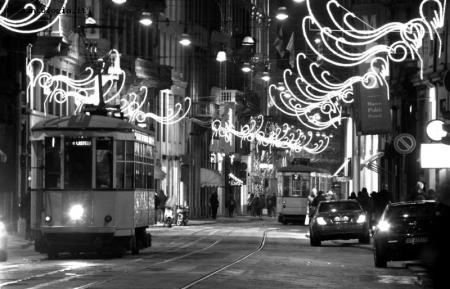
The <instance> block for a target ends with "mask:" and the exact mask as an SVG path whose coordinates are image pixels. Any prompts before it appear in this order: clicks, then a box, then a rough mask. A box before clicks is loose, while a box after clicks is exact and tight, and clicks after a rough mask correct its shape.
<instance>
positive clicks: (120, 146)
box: [116, 140, 125, 189]
mask: <svg viewBox="0 0 450 289" xmlns="http://www.w3.org/2000/svg"><path fill="white" fill-rule="evenodd" d="M116 154H117V155H116V156H117V163H116V188H117V189H123V188H124V178H123V177H124V176H125V170H124V168H125V162H124V161H125V141H123V140H120V141H117V142H116Z"/></svg>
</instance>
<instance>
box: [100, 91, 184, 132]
mask: <svg viewBox="0 0 450 289" xmlns="http://www.w3.org/2000/svg"><path fill="white" fill-rule="evenodd" d="M140 90H141V91H143V92H144V97H143V99H142V101H140V102H139V100H138V95H137V94H135V93H131V94H130V97H131V98H133V100H132V101H128V100H126V99H121V100H120V101H121V102H122V105H121V106H120V110H121V111H122V112H123V113H124V116H126V117H128V118H129V121H130V122H133V121H137V122H144V121H145V120H146V119H147V118H151V119H154V120H156V121H157V122H159V123H162V124H174V123H177V122H179V121H181V120H182V119H184V118H185V117H186V116H187V115H188V113H189V110H190V109H191V104H192V101H191V98H189V97H185V102H187V103H188V107H187V109H186V111H185V112H184V114H182V112H183V110H184V109H183V104H181V103H177V104H175V109H172V108H168V109H167V112H166V115H167V116H158V115H156V114H154V113H151V112H143V111H142V110H141V108H142V106H144V104H145V100H146V99H147V93H148V88H147V87H146V86H142V87H141V89H140ZM166 100H167V102H169V94H166ZM105 102H106V101H105Z"/></svg>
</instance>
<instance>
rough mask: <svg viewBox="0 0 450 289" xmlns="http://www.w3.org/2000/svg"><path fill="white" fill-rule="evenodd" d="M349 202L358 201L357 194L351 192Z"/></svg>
mask: <svg viewBox="0 0 450 289" xmlns="http://www.w3.org/2000/svg"><path fill="white" fill-rule="evenodd" d="M348 199H349V200H356V193H355V192H351V193H350V197H348Z"/></svg>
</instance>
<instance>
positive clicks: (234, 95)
mask: <svg viewBox="0 0 450 289" xmlns="http://www.w3.org/2000/svg"><path fill="white" fill-rule="evenodd" d="M243 95H244V93H243V92H242V91H239V90H232V89H224V90H221V91H220V92H219V95H218V96H216V103H219V104H223V103H225V102H236V100H237V99H240V98H242V96H243Z"/></svg>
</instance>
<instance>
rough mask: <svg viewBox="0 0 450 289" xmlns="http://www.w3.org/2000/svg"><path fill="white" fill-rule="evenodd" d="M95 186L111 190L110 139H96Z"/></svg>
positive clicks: (111, 153) (111, 156)
mask: <svg viewBox="0 0 450 289" xmlns="http://www.w3.org/2000/svg"><path fill="white" fill-rule="evenodd" d="M96 150H97V152H96V186H97V188H100V189H101V188H112V164H113V151H112V140H111V138H105V139H97V147H96Z"/></svg>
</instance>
